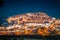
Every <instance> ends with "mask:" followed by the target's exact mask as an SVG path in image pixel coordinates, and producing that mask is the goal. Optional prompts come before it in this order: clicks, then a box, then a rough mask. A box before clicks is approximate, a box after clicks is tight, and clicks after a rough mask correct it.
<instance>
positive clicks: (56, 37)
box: [0, 35, 60, 40]
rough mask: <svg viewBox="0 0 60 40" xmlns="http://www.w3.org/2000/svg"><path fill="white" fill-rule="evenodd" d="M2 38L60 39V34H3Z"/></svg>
mask: <svg viewBox="0 0 60 40" xmlns="http://www.w3.org/2000/svg"><path fill="white" fill-rule="evenodd" d="M0 40H60V35H55V36H39V35H20V36H19V35H9V36H7V35H1V36H0Z"/></svg>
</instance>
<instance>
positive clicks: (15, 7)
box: [0, 0, 60, 24]
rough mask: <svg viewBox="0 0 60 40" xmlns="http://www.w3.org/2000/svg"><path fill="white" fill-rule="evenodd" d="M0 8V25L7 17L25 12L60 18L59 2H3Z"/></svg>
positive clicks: (27, 0) (15, 0)
mask: <svg viewBox="0 0 60 40" xmlns="http://www.w3.org/2000/svg"><path fill="white" fill-rule="evenodd" d="M2 4H3V5H2V6H1V7H0V24H2V23H3V22H4V21H5V20H3V19H6V18H7V17H9V16H12V15H17V14H20V13H27V12H45V13H47V14H48V15H49V16H52V17H56V18H58V17H60V1H59V0H3V3H2Z"/></svg>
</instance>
